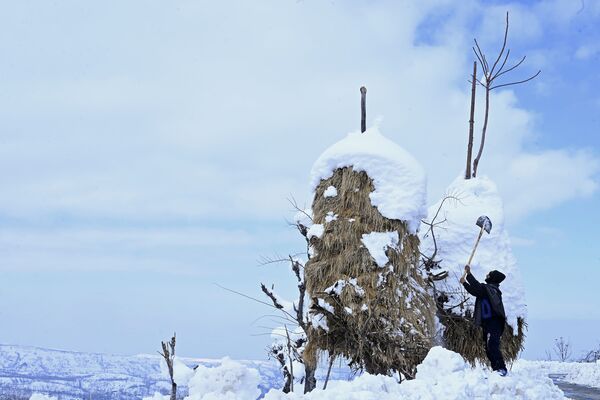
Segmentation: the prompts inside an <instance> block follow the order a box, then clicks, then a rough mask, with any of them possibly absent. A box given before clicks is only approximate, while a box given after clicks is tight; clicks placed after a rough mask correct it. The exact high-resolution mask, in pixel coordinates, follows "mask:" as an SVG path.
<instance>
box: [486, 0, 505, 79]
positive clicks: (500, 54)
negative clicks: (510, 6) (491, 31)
mask: <svg viewBox="0 0 600 400" xmlns="http://www.w3.org/2000/svg"><path fill="white" fill-rule="evenodd" d="M507 38H508V11H507V12H506V28H504V41H503V42H502V49H501V50H500V53H499V54H498V58H496V61H495V62H494V65H492V69H491V70H490V75H491V76H494V69H496V65H498V62H499V61H500V58H502V54H503V53H504V49H506V39H507Z"/></svg>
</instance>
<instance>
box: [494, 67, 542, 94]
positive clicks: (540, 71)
mask: <svg viewBox="0 0 600 400" xmlns="http://www.w3.org/2000/svg"><path fill="white" fill-rule="evenodd" d="M541 73H542V70H539V71H538V72H536V73H535V75H532V76H530V77H529V78H527V79H523V80H522V81H517V82H511V83H505V84H503V85H497V86H493V87H491V88H490V90H494V89H498V88H501V87H506V86H512V85H518V84H521V83H525V82H529V81H530V80H532V79H535V78H536V77H537V76H538V75H539V74H541Z"/></svg>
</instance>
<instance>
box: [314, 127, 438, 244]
mask: <svg viewBox="0 0 600 400" xmlns="http://www.w3.org/2000/svg"><path fill="white" fill-rule="evenodd" d="M343 167H352V169H353V170H354V171H365V172H366V173H367V175H369V177H370V178H371V179H373V184H374V186H375V190H374V191H373V192H372V193H371V194H370V198H371V203H372V204H373V205H374V206H375V207H377V209H378V210H379V212H380V213H381V214H382V215H383V216H384V217H386V218H389V219H399V220H404V221H407V222H408V225H409V230H410V231H411V232H413V233H414V232H416V231H417V229H418V228H419V224H420V221H421V219H422V218H423V217H424V216H425V215H426V207H425V197H426V186H427V179H426V176H425V171H424V170H423V168H422V167H421V165H420V164H419V163H418V162H417V160H415V158H413V156H411V155H410V154H409V153H408V152H407V151H406V150H404V149H403V148H401V147H400V146H398V145H397V144H396V143H394V142H392V141H391V140H389V139H387V138H385V137H384V136H383V135H382V134H381V133H379V131H378V129H377V128H375V127H374V128H370V129H368V130H367V131H365V132H364V133H360V132H353V133H350V134H348V136H346V137H345V138H344V139H342V140H340V141H339V142H337V143H335V144H334V145H332V146H331V147H329V148H328V149H327V150H325V152H324V153H323V154H321V156H320V157H319V158H318V159H317V161H316V162H315V164H314V165H313V167H312V171H311V181H310V182H311V188H312V190H313V191H314V190H315V188H316V187H317V186H318V185H319V182H321V180H322V179H328V178H330V177H331V176H332V175H333V172H334V171H335V170H336V169H338V168H343Z"/></svg>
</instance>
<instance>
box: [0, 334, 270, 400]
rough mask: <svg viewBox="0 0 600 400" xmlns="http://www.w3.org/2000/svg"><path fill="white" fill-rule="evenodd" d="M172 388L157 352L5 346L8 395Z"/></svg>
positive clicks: (138, 394)
mask: <svg viewBox="0 0 600 400" xmlns="http://www.w3.org/2000/svg"><path fill="white" fill-rule="evenodd" d="M184 361H185V362H186V363H187V364H188V365H190V366H195V365H198V364H202V365H206V366H214V365H217V364H219V361H218V360H205V359H202V360H200V359H198V360H195V359H184ZM243 363H244V365H246V366H248V367H251V368H256V369H257V370H258V371H259V372H260V375H261V379H262V382H261V386H263V387H264V388H267V387H269V388H270V387H278V386H280V383H279V380H278V375H277V374H278V371H277V369H276V367H275V365H274V364H271V363H270V362H267V361H265V362H261V361H246V362H243ZM168 390H170V385H169V384H168V383H167V378H166V376H165V375H163V373H162V372H161V367H160V356H158V355H156V356H154V355H138V356H120V355H111V354H94V353H78V352H72V351H60V350H48V349H41V348H37V347H25V346H8V345H0V393H1V394H2V395H3V396H4V395H15V396H29V395H31V393H32V392H35V391H37V392H43V393H48V394H51V395H53V396H56V397H58V398H59V399H60V400H74V399H82V398H83V399H88V398H89V397H90V395H91V397H92V398H93V399H95V400H104V399H111V400H133V399H141V398H142V397H143V396H147V395H151V394H152V393H154V392H165V393H166V392H167V391H168ZM3 398H4V397H0V399H3Z"/></svg>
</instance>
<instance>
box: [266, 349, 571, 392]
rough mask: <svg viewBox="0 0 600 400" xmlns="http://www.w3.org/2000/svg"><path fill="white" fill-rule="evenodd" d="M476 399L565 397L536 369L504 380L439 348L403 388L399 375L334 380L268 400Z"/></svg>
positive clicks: (403, 383) (430, 352) (429, 355)
mask: <svg viewBox="0 0 600 400" xmlns="http://www.w3.org/2000/svg"><path fill="white" fill-rule="evenodd" d="M313 399H315V400H316V399H318V400H397V399H405V400H417V399H418V400H435V399H444V400H471V399H495V400H513V399H521V400H527V399H532V400H533V399H535V400H538V399H545V400H554V399H565V397H564V394H563V393H562V391H561V390H560V389H558V387H556V386H555V385H554V384H553V383H552V380H551V379H550V378H548V377H545V376H543V375H541V374H539V373H538V372H536V371H528V370H522V371H519V372H510V373H509V375H508V376H506V377H501V376H500V375H498V374H497V373H495V372H492V371H490V370H489V369H484V368H482V367H476V368H471V367H470V366H469V365H468V364H467V363H466V362H465V361H464V360H463V359H462V357H461V356H460V355H458V354H456V353H453V352H451V351H449V350H446V349H443V348H441V347H434V348H432V349H431V350H430V351H429V354H428V355H427V357H426V358H425V360H424V361H423V363H421V365H419V366H418V367H417V375H416V378H415V379H413V380H410V381H403V382H402V383H401V384H398V382H397V380H396V378H395V377H389V376H383V375H369V374H363V375H361V376H359V377H358V378H356V379H355V380H353V381H336V380H334V381H331V382H330V383H329V384H328V387H327V390H321V389H315V390H314V391H312V392H311V393H308V394H306V395H304V394H300V393H288V394H284V393H282V392H281V391H278V390H271V391H269V392H268V393H267V394H266V396H265V400H313Z"/></svg>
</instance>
